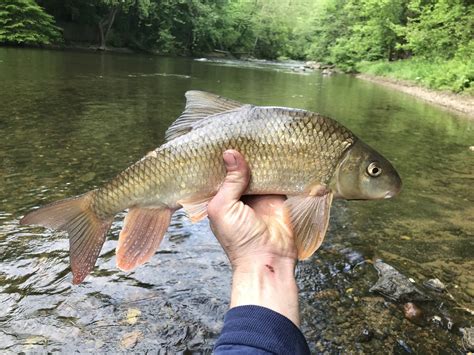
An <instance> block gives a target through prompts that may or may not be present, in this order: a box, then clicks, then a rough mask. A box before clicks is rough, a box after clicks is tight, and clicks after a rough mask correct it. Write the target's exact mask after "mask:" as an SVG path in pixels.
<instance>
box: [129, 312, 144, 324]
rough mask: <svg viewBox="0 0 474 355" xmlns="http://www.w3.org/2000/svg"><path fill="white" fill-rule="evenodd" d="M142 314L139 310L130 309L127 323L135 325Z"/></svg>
mask: <svg viewBox="0 0 474 355" xmlns="http://www.w3.org/2000/svg"><path fill="white" fill-rule="evenodd" d="M141 314H142V312H141V311H140V310H139V309H137V308H129V309H128V311H127V316H126V322H127V323H128V324H130V325H134V324H135V323H137V322H138V318H139V317H140V315H141Z"/></svg>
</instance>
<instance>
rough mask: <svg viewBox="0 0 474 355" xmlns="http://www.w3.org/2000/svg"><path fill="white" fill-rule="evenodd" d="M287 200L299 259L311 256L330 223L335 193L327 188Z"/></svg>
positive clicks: (286, 203) (321, 240) (286, 204)
mask: <svg viewBox="0 0 474 355" xmlns="http://www.w3.org/2000/svg"><path fill="white" fill-rule="evenodd" d="M316 191H317V192H315V193H310V194H308V195H298V196H291V197H289V198H288V199H287V200H286V201H285V206H286V208H287V209H288V212H289V215H290V221H291V225H292V227H293V233H294V235H295V243H296V248H297V250H298V259H299V260H304V259H307V258H309V257H310V256H311V255H313V254H314V252H315V251H316V250H317V249H318V248H319V247H320V245H321V243H322V242H323V239H324V236H325V235H326V230H327V228H328V225H329V214H330V209H331V203H332V198H333V194H332V192H330V191H327V190H325V189H322V188H320V189H317V190H316Z"/></svg>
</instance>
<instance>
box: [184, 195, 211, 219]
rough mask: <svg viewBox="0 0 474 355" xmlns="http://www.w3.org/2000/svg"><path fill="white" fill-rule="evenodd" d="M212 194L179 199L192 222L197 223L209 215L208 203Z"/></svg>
mask: <svg viewBox="0 0 474 355" xmlns="http://www.w3.org/2000/svg"><path fill="white" fill-rule="evenodd" d="M211 199H212V196H206V197H193V198H187V199H183V200H179V201H178V203H179V204H180V205H181V206H183V208H184V210H185V211H186V213H187V215H188V217H189V219H190V220H191V222H193V223H196V222H199V221H200V220H202V219H204V218H206V217H207V205H208V204H209V201H210V200H211Z"/></svg>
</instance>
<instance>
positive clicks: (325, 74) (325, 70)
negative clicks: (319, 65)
mask: <svg viewBox="0 0 474 355" xmlns="http://www.w3.org/2000/svg"><path fill="white" fill-rule="evenodd" d="M334 73H335V72H334V70H332V69H329V68H326V69H323V71H322V72H321V74H322V75H324V76H331V75H333V74H334Z"/></svg>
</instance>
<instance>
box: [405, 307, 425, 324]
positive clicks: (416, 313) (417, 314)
mask: <svg viewBox="0 0 474 355" xmlns="http://www.w3.org/2000/svg"><path fill="white" fill-rule="evenodd" d="M403 315H404V316H405V318H406V319H408V320H409V321H410V322H413V323H415V324H419V323H420V322H421V320H422V316H423V312H422V310H421V309H420V308H419V307H418V306H417V305H416V304H414V303H412V302H407V303H405V304H404V305H403Z"/></svg>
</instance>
